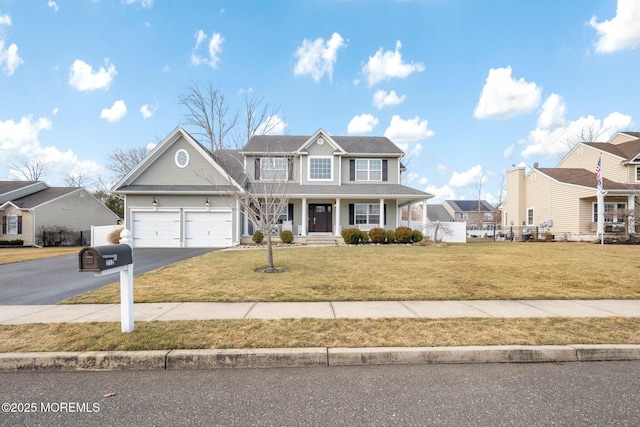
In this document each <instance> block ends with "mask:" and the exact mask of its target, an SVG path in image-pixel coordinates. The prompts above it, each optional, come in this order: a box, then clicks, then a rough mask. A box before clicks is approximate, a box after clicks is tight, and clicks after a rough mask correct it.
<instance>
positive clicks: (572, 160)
mask: <svg viewBox="0 0 640 427" xmlns="http://www.w3.org/2000/svg"><path fill="white" fill-rule="evenodd" d="M581 148H582V150H580V149H581ZM600 153H602V176H603V177H604V178H606V179H609V180H611V181H616V182H629V181H628V178H629V176H628V175H629V172H628V170H627V167H626V166H623V165H622V164H621V163H620V162H621V161H622V160H623V159H622V158H620V157H618V156H614V155H613V154H609V153H607V152H604V151H600V150H598V149H596V148H593V147H589V146H586V145H580V146H578V147H576V148H575V149H574V150H573V151H572V152H571V153H570V154H569V155H568V156H567V157H565V158H564V159H563V160H562V162H560V164H558V168H581V169H587V170H592V171H593V182H594V185H595V181H596V178H595V174H596V165H597V164H598V159H599V158H600Z"/></svg>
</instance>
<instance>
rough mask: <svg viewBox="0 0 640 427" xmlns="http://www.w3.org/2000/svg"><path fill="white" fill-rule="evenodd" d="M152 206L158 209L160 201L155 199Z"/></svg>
mask: <svg viewBox="0 0 640 427" xmlns="http://www.w3.org/2000/svg"><path fill="white" fill-rule="evenodd" d="M151 206H153V207H156V206H158V199H156V198H155V197H154V198H153V201H152V202H151Z"/></svg>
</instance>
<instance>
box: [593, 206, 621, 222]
mask: <svg viewBox="0 0 640 427" xmlns="http://www.w3.org/2000/svg"><path fill="white" fill-rule="evenodd" d="M626 209H627V204H626V203H605V204H604V222H605V223H618V222H624V212H625V210H626ZM593 222H598V204H597V203H594V204H593Z"/></svg>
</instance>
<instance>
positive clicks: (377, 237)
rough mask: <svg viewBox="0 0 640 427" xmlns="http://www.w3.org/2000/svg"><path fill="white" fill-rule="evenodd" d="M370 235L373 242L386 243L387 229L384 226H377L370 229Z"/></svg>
mask: <svg viewBox="0 0 640 427" xmlns="http://www.w3.org/2000/svg"><path fill="white" fill-rule="evenodd" d="M369 237H370V238H371V243H384V238H385V231H384V228H381V227H376V228H372V229H371V230H369Z"/></svg>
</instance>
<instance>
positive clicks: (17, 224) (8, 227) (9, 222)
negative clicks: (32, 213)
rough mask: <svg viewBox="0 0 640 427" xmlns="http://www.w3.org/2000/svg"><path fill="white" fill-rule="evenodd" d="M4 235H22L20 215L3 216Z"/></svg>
mask: <svg viewBox="0 0 640 427" xmlns="http://www.w3.org/2000/svg"><path fill="white" fill-rule="evenodd" d="M2 234H22V217H21V216H19V215H5V216H3V217H2Z"/></svg>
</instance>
